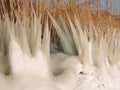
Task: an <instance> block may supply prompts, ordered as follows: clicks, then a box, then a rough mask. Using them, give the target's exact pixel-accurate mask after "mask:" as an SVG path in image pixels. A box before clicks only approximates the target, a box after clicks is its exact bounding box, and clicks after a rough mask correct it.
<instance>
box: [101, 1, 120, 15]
mask: <svg viewBox="0 0 120 90" xmlns="http://www.w3.org/2000/svg"><path fill="white" fill-rule="evenodd" d="M105 1H106V0H101V3H102V4H103V5H104V4H105ZM115 1H117V7H118V11H119V14H120V0H112V4H113V5H115Z"/></svg>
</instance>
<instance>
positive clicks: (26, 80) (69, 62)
mask: <svg viewBox="0 0 120 90" xmlns="http://www.w3.org/2000/svg"><path fill="white" fill-rule="evenodd" d="M49 16H50V18H51V20H52V22H53V25H54V27H55V29H56V31H57V33H58V35H59V37H60V39H61V43H62V46H63V50H64V52H65V53H67V54H70V55H74V56H68V55H64V54H55V55H50V50H49V49H50V48H49V44H50V31H49V27H48V26H49V25H48V20H46V22H45V27H42V25H41V22H40V21H41V16H40V17H39V18H38V17H36V15H35V13H34V15H33V17H32V18H31V19H27V18H26V17H23V20H22V21H21V20H19V19H17V20H16V22H14V21H10V20H9V17H8V16H7V15H6V16H4V17H3V18H2V19H0V30H1V31H0V71H1V74H0V88H2V90H8V89H9V90H19V89H23V90H33V89H36V90H48V89H49V90H80V89H84V90H88V88H89V87H90V86H91V90H94V89H98V90H99V89H101V87H102V89H104V90H106V88H105V87H107V88H108V90H109V89H111V88H109V87H112V86H111V84H112V83H113V84H112V85H113V86H114V83H115V85H118V86H119V85H120V83H119V80H120V78H119V57H120V53H119V48H117V47H115V46H114V45H113V46H114V47H113V46H111V45H110V44H111V42H110V41H111V40H112V39H111V38H109V37H107V36H99V35H98V34H97V32H95V31H96V30H95V28H94V25H93V24H92V23H91V26H90V28H89V29H90V33H89V34H88V33H87V32H86V31H87V30H84V29H87V28H86V27H82V26H81V23H80V21H79V19H78V18H77V17H76V16H75V17H74V18H75V19H74V23H75V25H76V27H75V26H74V24H73V22H72V21H71V20H70V18H69V16H68V22H69V24H70V28H71V30H70V31H71V32H69V31H68V28H67V26H66V25H65V22H64V20H63V18H62V17H60V18H61V23H62V25H63V27H62V28H63V29H64V30H63V31H62V29H61V27H60V26H59V25H58V24H57V23H56V21H55V19H54V18H53V17H52V16H51V15H50V14H49ZM17 18H18V17H17ZM42 30H43V31H42ZM42 32H43V38H42ZM76 54H78V55H76ZM75 55H76V56H75ZM4 74H9V75H8V76H4ZM79 76H80V77H79ZM89 77H90V78H89ZM111 78H112V79H111ZM113 79H114V80H113ZM117 79H118V81H117ZM80 80H82V81H80ZM89 80H90V82H89ZM78 81H79V82H81V83H80V85H79V86H80V87H79V86H77V85H78V84H79V83H78ZM91 82H93V83H91ZM86 83H88V84H90V86H89V87H88V86H87V87H88V88H85V87H86ZM94 83H96V84H95V85H92V84H94ZM107 84H108V85H107ZM118 86H117V89H116V88H114V89H116V90H119V88H120V87H118ZM76 87H77V89H76ZM78 87H79V88H78ZM99 87H100V88H99ZM93 88H94V89H93ZM114 89H112V90H114Z"/></svg>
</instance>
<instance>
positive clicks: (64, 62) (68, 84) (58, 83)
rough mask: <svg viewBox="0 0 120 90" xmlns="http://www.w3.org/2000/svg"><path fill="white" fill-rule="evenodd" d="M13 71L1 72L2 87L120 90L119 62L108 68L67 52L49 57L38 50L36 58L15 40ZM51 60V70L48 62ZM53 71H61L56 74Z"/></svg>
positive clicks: (19, 89)
mask: <svg viewBox="0 0 120 90" xmlns="http://www.w3.org/2000/svg"><path fill="white" fill-rule="evenodd" d="M10 49H11V50H10V51H11V52H10V64H11V69H12V74H11V75H9V76H4V75H3V74H0V90H120V70H119V67H117V66H118V65H115V66H113V67H111V68H109V72H108V70H107V69H106V70H104V69H102V68H97V67H95V66H92V65H84V66H83V65H82V64H81V63H80V60H79V57H77V56H68V55H65V54H63V53H57V54H53V55H51V57H50V58H51V59H49V58H47V56H45V55H44V53H43V52H42V51H38V52H37V54H36V56H35V57H34V58H32V57H30V56H29V55H26V54H25V53H23V52H22V50H21V48H20V47H19V45H18V44H17V43H16V42H15V41H14V40H13V41H12V42H11V44H10ZM48 59H49V60H51V61H52V62H51V67H52V68H51V69H50V68H49V66H48V65H47V64H46V62H47V60H48ZM51 70H52V71H53V73H54V74H55V73H57V72H58V73H60V72H59V71H60V70H61V74H58V75H57V74H56V75H54V74H53V75H52V74H51V73H50V71H51Z"/></svg>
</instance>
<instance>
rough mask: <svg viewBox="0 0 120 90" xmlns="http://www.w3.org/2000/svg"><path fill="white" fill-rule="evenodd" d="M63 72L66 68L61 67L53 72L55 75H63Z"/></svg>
mask: <svg viewBox="0 0 120 90" xmlns="http://www.w3.org/2000/svg"><path fill="white" fill-rule="evenodd" d="M63 72H64V69H62V68H59V69H57V70H56V71H55V72H53V75H54V76H58V75H61V74H62V73H63Z"/></svg>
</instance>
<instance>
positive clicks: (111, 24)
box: [0, 0, 120, 68]
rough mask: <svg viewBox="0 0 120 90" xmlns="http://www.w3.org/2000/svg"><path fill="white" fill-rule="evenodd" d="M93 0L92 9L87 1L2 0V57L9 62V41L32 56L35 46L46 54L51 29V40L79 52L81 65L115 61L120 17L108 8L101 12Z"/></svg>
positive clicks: (47, 53)
mask: <svg viewBox="0 0 120 90" xmlns="http://www.w3.org/2000/svg"><path fill="white" fill-rule="evenodd" d="M93 1H94V0H93ZM93 3H94V4H95V5H94V8H93V9H92V10H91V8H90V5H91V3H89V2H88V0H85V2H84V3H83V4H80V3H78V2H77V1H74V0H69V1H68V2H67V3H66V2H64V1H60V0H54V1H52V2H51V3H49V4H48V3H47V1H44V0H40V1H39V0H35V2H32V0H30V1H27V0H26V1H25V0H8V1H7V0H1V1H0V39H1V41H0V48H1V57H3V58H5V59H6V61H8V63H9V55H10V50H9V46H10V43H11V40H15V41H16V42H17V43H18V44H19V45H20V47H21V49H22V50H23V51H24V53H27V54H28V55H30V56H32V57H34V56H35V55H36V52H37V51H38V49H40V50H42V51H43V52H45V54H46V56H49V54H50V53H49V43H50V37H49V34H50V32H51V37H52V40H53V41H54V42H55V43H56V42H57V43H58V42H60V43H61V46H62V48H63V52H64V53H66V54H70V55H78V56H79V57H80V58H81V59H80V60H81V62H82V63H83V64H86V63H88V64H89V63H90V64H93V65H96V66H101V67H102V65H103V66H106V64H105V63H106V61H107V62H109V63H110V64H113V63H114V62H118V61H119V56H120V53H119V48H118V47H117V44H116V42H117V39H118V38H119V36H118V33H119V29H120V27H119V22H120V21H119V20H118V19H120V18H119V17H116V16H115V15H114V13H112V9H111V8H110V9H109V10H107V9H105V10H103V11H101V10H100V9H99V8H100V5H99V2H98V1H96V2H93ZM106 7H107V3H106ZM95 8H97V9H95ZM107 8H108V7H107ZM116 28H118V31H116ZM48 29H49V30H48ZM56 32H57V34H56ZM58 37H59V38H58ZM56 38H58V39H57V40H56ZM57 43H56V44H57ZM58 46H59V45H58ZM1 61H2V59H1ZM104 64H105V65H104ZM8 67H9V65H8ZM0 68H1V67H0Z"/></svg>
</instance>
